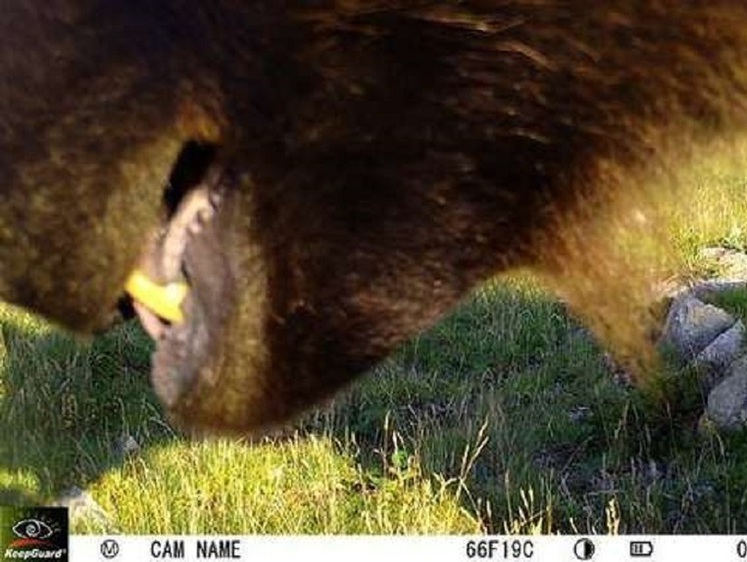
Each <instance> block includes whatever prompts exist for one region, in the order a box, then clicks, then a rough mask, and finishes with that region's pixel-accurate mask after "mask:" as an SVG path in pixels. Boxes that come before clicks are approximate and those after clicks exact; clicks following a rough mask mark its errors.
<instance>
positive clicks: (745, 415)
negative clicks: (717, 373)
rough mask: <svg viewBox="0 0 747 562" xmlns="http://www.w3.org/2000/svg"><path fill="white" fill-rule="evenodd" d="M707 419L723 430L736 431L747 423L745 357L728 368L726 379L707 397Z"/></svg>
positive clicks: (746, 370)
mask: <svg viewBox="0 0 747 562" xmlns="http://www.w3.org/2000/svg"><path fill="white" fill-rule="evenodd" d="M706 414H707V415H708V419H709V420H710V421H711V422H713V423H714V424H715V425H716V427H718V428H719V429H724V430H729V431H733V430H738V429H743V428H744V427H745V422H747V356H746V357H741V358H739V359H738V360H736V361H735V362H734V363H732V365H731V367H729V370H728V373H727V376H726V378H724V380H722V381H721V382H720V383H719V384H717V385H716V387H715V388H714V389H713V390H712V391H711V393H710V394H709V395H708V406H707V408H706Z"/></svg>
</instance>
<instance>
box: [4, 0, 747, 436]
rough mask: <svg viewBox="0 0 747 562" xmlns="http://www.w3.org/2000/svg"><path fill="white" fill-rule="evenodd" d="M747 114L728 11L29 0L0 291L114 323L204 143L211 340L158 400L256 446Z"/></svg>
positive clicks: (15, 40) (10, 86)
mask: <svg viewBox="0 0 747 562" xmlns="http://www.w3.org/2000/svg"><path fill="white" fill-rule="evenodd" d="M746 118H747V5H745V4H744V2H741V1H738V0H708V1H706V0H703V1H698V0H694V1H689V2H683V1H682V0H645V1H644V0H642V1H637V0H612V1H606V2H600V1H596V0H545V1H534V0H517V1H491V0H466V1H463V2H453V1H431V2H423V1H419V0H410V1H383V0H382V1H354V0H349V1H345V0H338V1H317V2H313V1H306V0H305V1H298V2H295V1H279V0H267V1H246V2H234V1H230V2H229V1H214V2H197V1H189V0H147V1H146V0H143V1H130V2H99V1H96V0H90V1H83V0H54V1H45V2H41V1H34V0H31V1H29V0H18V1H15V0H14V1H10V2H6V3H5V4H4V5H3V9H2V11H0V179H1V180H2V185H1V186H0V196H1V197H2V206H1V207H0V268H1V269H0V298H2V299H3V300H7V301H10V302H13V303H16V304H19V305H22V306H25V307H28V308H30V309H33V310H35V311H37V312H40V313H42V314H44V315H46V316H48V317H50V318H52V319H54V320H56V321H58V322H60V323H62V324H63V325H65V326H68V327H69V328H71V329H74V330H78V331H84V332H87V331H91V330H94V329H98V328H100V327H102V326H103V325H104V323H105V320H106V319H107V318H108V317H109V316H110V310H111V308H112V307H113V306H114V305H115V304H116V302H117V299H118V298H119V297H120V295H121V292H122V287H123V283H124V281H125V278H126V277H127V274H128V272H129V271H130V270H131V269H132V268H133V267H134V266H135V264H136V262H138V260H139V259H140V256H141V254H142V252H143V251H144V250H143V249H144V248H145V247H146V241H147V240H148V239H149V237H150V236H151V235H152V233H153V232H154V231H155V230H156V229H158V228H159V225H162V224H163V222H164V221H166V220H168V218H167V217H168V216H169V215H170V212H172V211H173V208H174V206H175V205H177V203H175V202H170V201H169V200H168V198H169V194H171V195H172V196H174V193H176V194H177V195H178V194H179V193H180V191H179V190H180V185H179V184H184V185H187V184H189V186H191V185H193V184H200V182H202V183H203V185H206V183H209V182H208V180H206V179H205V178H203V177H201V176H200V174H199V173H197V175H196V177H190V178H189V179H184V178H185V177H187V176H190V174H189V173H185V172H183V170H182V166H187V167H189V166H190V162H184V160H185V158H181V159H179V155H180V154H182V155H184V152H183V151H184V150H185V147H190V146H191V147H194V146H201V147H207V148H206V149H205V150H204V151H203V152H200V153H199V154H200V156H199V157H200V158H204V157H205V155H206V154H207V155H208V158H207V159H208V160H209V162H198V163H197V164H195V165H194V169H197V170H202V169H205V168H207V167H212V168H213V169H218V170H220V171H221V175H220V179H215V180H213V181H214V182H215V183H216V185H213V186H211V185H207V187H206V189H213V188H219V189H220V191H221V193H222V199H221V203H220V205H219V206H218V207H217V211H216V215H215V217H214V218H213V219H212V220H211V221H210V223H209V224H208V226H207V228H206V229H205V233H204V234H203V235H202V236H198V237H196V239H195V240H196V241H195V242H194V243H193V244H191V245H190V246H189V247H188V249H187V251H186V255H185V257H184V262H185V270H186V272H187V276H188V277H189V278H190V284H191V286H192V291H193V294H192V304H191V305H190V306H192V307H193V308H192V309H191V311H192V312H190V311H189V310H188V311H187V312H188V322H192V324H190V326H191V328H192V331H190V332H189V333H190V334H198V333H199V334H201V335H200V336H199V337H197V336H194V337H193V336H189V337H186V336H185V339H187V343H186V344H185V345H187V346H191V347H190V351H191V352H192V351H193V352H194V353H186V354H182V357H181V359H180V356H179V352H178V351H179V350H177V352H174V353H173V354H172V353H170V352H168V353H167V352H163V354H162V355H161V356H160V360H159V361H160V362H159V361H156V363H157V365H158V366H157V368H155V369H154V384H155V386H156V390H157V391H158V390H159V389H163V388H165V387H166V386H167V387H169V388H172V391H173V387H174V385H176V386H177V387H178V388H177V391H176V393H175V394H174V393H173V392H172V394H170V395H169V397H167V398H166V401H167V402H168V406H169V409H170V412H171V414H172V415H173V416H174V417H175V419H177V420H179V421H181V422H182V423H183V424H184V425H186V426H189V427H192V428H206V429H217V430H232V431H244V430H250V429H254V428H258V427H262V426H266V425H268V424H274V423H278V422H282V421H284V420H285V419H287V418H288V417H290V416H292V415H293V414H295V413H297V412H298V411H299V410H301V409H302V408H304V407H306V406H308V405H310V404H312V403H313V402H315V401H317V400H319V399H322V398H324V397H327V396H329V395H330V394H331V393H332V392H333V391H334V390H335V389H337V388H338V387H339V386H341V385H342V384H343V383H345V382H346V381H348V380H350V379H351V378H352V377H353V376H355V375H357V374H359V373H361V372H363V371H364V370H366V369H367V368H369V367H370V366H371V365H373V364H374V363H375V362H376V361H377V360H379V359H381V358H382V357H384V356H385V355H386V354H387V353H389V352H390V351H391V350H392V349H393V348H394V347H395V346H397V345H398V344H399V343H401V342H402V341H403V340H404V339H406V338H407V337H409V336H411V335H413V334H415V333H417V332H418V331H419V330H422V329H423V328H425V327H427V326H429V325H430V324H432V323H433V322H434V321H435V320H436V319H437V318H439V316H441V315H442V314H443V313H444V312H446V311H448V310H449V309H450V308H451V307H452V306H453V305H454V304H455V303H456V302H457V301H458V300H459V299H460V298H461V297H462V296H463V295H464V294H465V292H466V291H468V290H469V289H470V288H472V287H474V286H475V284H476V283H478V282H480V281H482V280H485V279H487V278H488V277H490V276H491V275H493V274H495V273H497V272H499V271H502V270H505V269H507V268H510V267H514V266H518V265H522V266H524V265H528V266H536V267H539V268H543V269H545V270H560V266H559V264H560V263H562V261H563V260H562V256H563V255H564V254H563V252H564V248H566V243H565V242H564V241H565V240H567V238H566V237H565V236H566V235H565V233H566V232H570V231H573V232H574V234H573V237H575V239H578V238H580V239H583V234H580V235H579V234H578V232H579V231H578V230H577V229H576V227H575V226H574V225H573V224H571V223H573V222H574V221H578V220H580V218H579V217H582V216H585V215H584V214H586V215H588V214H594V213H596V211H597V208H598V207H597V206H598V205H601V204H603V203H604V202H605V201H607V200H608V199H612V198H614V197H613V196H612V194H613V193H614V192H616V191H617V190H620V189H627V188H628V187H630V185H631V184H632V183H633V182H634V181H635V180H636V179H637V178H641V177H645V176H646V171H647V170H648V168H649V167H651V168H652V169H653V168H654V167H655V168H656V169H659V166H661V165H662V164H661V163H660V160H661V158H660V157H663V156H666V154H665V152H666V150H665V149H664V148H663V147H666V146H668V147H675V148H678V147H681V148H682V149H683V150H684V149H685V147H690V146H695V144H696V141H697V143H701V142H702V143H705V142H707V141H709V140H710V139H713V138H717V137H719V136H722V135H729V136H731V135H732V134H735V133H738V132H739V131H740V130H741V129H743V128H744V126H745V124H746V123H747V119H746ZM178 159H179V160H180V165H179V166H177V168H176V169H175V164H176V163H177V160H178ZM654 160H656V161H657V164H655V165H654V164H653V161H654ZM208 165H209V166H208ZM610 170H612V171H610ZM193 175H194V174H193ZM170 176H171V179H172V181H171V188H170V191H167V195H166V202H165V203H164V191H165V190H167V182H168V179H169V177H170ZM175 184H176V186H175ZM177 199H178V197H177ZM574 229H576V230H574ZM569 263H570V262H569ZM215 276H217V277H215ZM211 277H212V278H211ZM182 351H183V350H182ZM185 355H186V357H187V359H185V358H184V356H185ZM164 385H165V386H164Z"/></svg>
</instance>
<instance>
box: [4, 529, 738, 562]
mask: <svg viewBox="0 0 747 562" xmlns="http://www.w3.org/2000/svg"><path fill="white" fill-rule="evenodd" d="M69 554H70V558H69V560H70V561H71V562H107V561H109V560H114V561H116V562H157V561H162V560H182V561H188V562H195V561H198V560H221V561H242V562H249V561H252V562H259V561H265V560H266V561H268V562H270V561H273V562H275V561H284V560H288V561H304V560H309V561H313V560H324V561H325V562H329V561H336V560H340V561H345V562H348V561H353V562H364V561H368V560H371V561H374V560H375V561H405V560H412V561H413V562H414V561H421V560H422V561H427V562H439V561H443V562H447V561H448V562H472V561H491V560H496V561H498V560H514V561H542V562H574V561H579V560H581V561H584V560H591V561H604V562H613V561H631V562H645V561H649V560H650V561H659V562H660V561H672V562H675V561H677V562H679V561H680V560H693V559H694V560H714V561H718V562H729V561H735V562H736V561H740V560H747V534H745V535H744V536H740V535H720V536H695V535H648V536H647V535H640V536H638V535H636V536H632V535H627V536H594V535H589V536H578V535H576V536H569V535H565V536H259V535H258V536H215V535H211V536H197V535H152V536H134V535H132V536H128V535H111V536H83V535H72V536H71V537H70V553H69ZM0 560H3V558H2V553H0ZM19 560H20V559H19ZM31 560H32V559H31V558H29V559H26V562H28V561H31ZM3 562H5V561H4V560H3Z"/></svg>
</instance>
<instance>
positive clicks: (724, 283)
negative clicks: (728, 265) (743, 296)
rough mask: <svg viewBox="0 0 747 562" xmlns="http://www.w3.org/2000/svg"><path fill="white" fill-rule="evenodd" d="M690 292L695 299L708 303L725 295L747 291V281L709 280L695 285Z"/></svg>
mask: <svg viewBox="0 0 747 562" xmlns="http://www.w3.org/2000/svg"><path fill="white" fill-rule="evenodd" d="M688 290H689V291H690V294H692V296H694V297H695V298H698V299H700V300H702V301H708V300H712V299H713V298H715V297H716V296H718V295H720V294H723V293H731V292H733V291H744V290H747V281H744V280H740V279H709V280H707V281H701V282H699V283H697V284H695V285H694V286H693V287H692V288H690V289H688Z"/></svg>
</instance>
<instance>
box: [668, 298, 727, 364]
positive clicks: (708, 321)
mask: <svg viewBox="0 0 747 562" xmlns="http://www.w3.org/2000/svg"><path fill="white" fill-rule="evenodd" d="M734 323H735V319H734V317H733V316H732V315H731V314H729V313H727V312H725V311H723V310H721V309H720V308H718V307H715V306H713V305H710V304H706V303H704V302H702V301H701V300H699V299H696V298H695V297H693V296H691V295H683V296H681V297H679V298H677V299H675V300H674V302H672V306H671V307H670V309H669V314H668V315H667V320H666V323H665V325H664V330H663V333H662V337H661V342H662V343H664V344H665V345H667V346H670V347H671V348H673V349H674V351H676V352H677V354H678V356H679V358H680V359H682V360H683V362H688V361H691V360H692V359H694V358H695V357H696V356H697V355H698V354H699V353H700V352H701V351H703V350H704V349H705V348H706V347H707V346H708V345H709V344H710V343H711V342H712V341H713V340H715V339H716V338H717V337H718V336H720V335H721V334H722V333H724V332H726V331H727V330H728V329H729V328H731V327H732V326H733V325H734Z"/></svg>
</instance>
